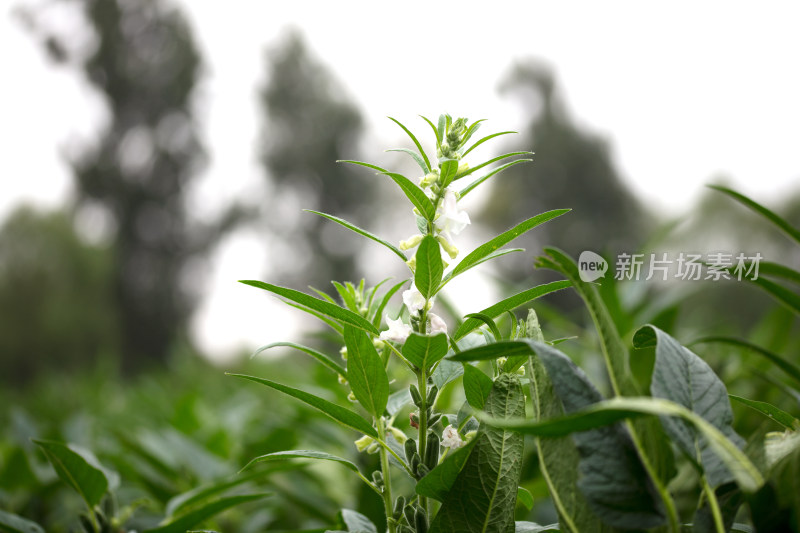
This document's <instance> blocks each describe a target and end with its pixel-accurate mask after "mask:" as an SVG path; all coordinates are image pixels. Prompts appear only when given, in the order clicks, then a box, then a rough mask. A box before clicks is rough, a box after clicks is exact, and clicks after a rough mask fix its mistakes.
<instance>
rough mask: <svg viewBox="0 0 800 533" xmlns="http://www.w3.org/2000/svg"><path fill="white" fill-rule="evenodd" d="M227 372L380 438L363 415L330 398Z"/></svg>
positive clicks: (262, 379)
mask: <svg viewBox="0 0 800 533" xmlns="http://www.w3.org/2000/svg"><path fill="white" fill-rule="evenodd" d="M226 374H227V375H228V376H233V377H237V378H242V379H248V380H250V381H255V382H256V383H260V384H262V385H266V386H267V387H270V388H272V389H275V390H276V391H279V392H282V393H284V394H287V395H289V396H291V397H293V398H297V399H298V400H300V401H301V402H303V403H306V404H308V405H310V406H311V407H313V408H314V409H317V410H319V411H322V412H323V413H324V414H326V415H328V416H329V417H331V418H332V419H334V420H336V421H337V422H339V423H340V424H342V425H344V426H347V427H349V428H352V429H355V430H356V431H360V432H361V433H363V434H365V435H369V436H370V437H373V438H378V432H377V431H375V428H373V427H372V425H371V424H370V423H369V422H367V421H366V420H365V419H364V418H363V417H361V416H360V415H358V414H356V413H354V412H353V411H351V410H350V409H345V408H344V407H341V406H339V405H336V404H335V403H332V402H329V401H328V400H324V399H322V398H320V397H319V396H314V395H313V394H310V393H308V392H305V391H302V390H299V389H293V388H292V387H287V386H286V385H281V384H280V383H275V382H274V381H270V380H268V379H264V378H259V377H255V376H247V375H245V374H230V373H226Z"/></svg>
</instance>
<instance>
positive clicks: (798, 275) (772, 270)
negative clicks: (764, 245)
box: [758, 261, 800, 283]
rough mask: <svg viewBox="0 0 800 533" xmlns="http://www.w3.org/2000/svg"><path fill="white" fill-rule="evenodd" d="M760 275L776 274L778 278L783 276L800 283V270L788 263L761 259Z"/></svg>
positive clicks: (759, 265) (759, 264)
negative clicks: (790, 266) (783, 263)
mask: <svg viewBox="0 0 800 533" xmlns="http://www.w3.org/2000/svg"><path fill="white" fill-rule="evenodd" d="M758 275H759V276H775V277H776V278H783V279H786V280H789V281H793V282H794V283H800V272H798V271H797V270H795V269H793V268H789V267H787V266H786V265H781V264H778V263H773V262H771V261H761V262H759V263H758Z"/></svg>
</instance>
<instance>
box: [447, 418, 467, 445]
mask: <svg viewBox="0 0 800 533" xmlns="http://www.w3.org/2000/svg"><path fill="white" fill-rule="evenodd" d="M464 444H466V443H465V442H464V441H463V440H462V439H461V437H459V436H458V431H457V430H456V428H454V427H453V426H452V424H451V425H449V426H447V427H446V428H444V431H443V432H442V446H444V447H445V448H451V449H453V450H457V449H458V448H461V447H462V446H464Z"/></svg>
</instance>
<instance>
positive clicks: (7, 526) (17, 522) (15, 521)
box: [0, 509, 44, 533]
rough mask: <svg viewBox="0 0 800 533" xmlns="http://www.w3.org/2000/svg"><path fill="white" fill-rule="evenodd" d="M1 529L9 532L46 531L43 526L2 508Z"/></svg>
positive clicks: (32, 532) (0, 513)
mask: <svg viewBox="0 0 800 533" xmlns="http://www.w3.org/2000/svg"><path fill="white" fill-rule="evenodd" d="M0 531H8V532H9V533H44V529H43V528H42V526H40V525H39V524H37V523H36V522H32V521H31V520H28V519H27V518H23V517H21V516H19V515H15V514H11V513H7V512H5V511H3V510H2V509H0Z"/></svg>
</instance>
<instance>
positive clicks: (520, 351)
mask: <svg viewBox="0 0 800 533" xmlns="http://www.w3.org/2000/svg"><path fill="white" fill-rule="evenodd" d="M531 352H532V350H531V347H530V345H528V343H527V342H525V341H501V342H494V343H492V344H484V345H483V346H478V347H476V348H470V349H469V350H464V351H463V352H459V353H457V354H453V355H451V356H450V357H448V359H449V360H451V361H458V362H460V363H464V362H466V361H486V360H492V359H497V358H498V357H517V356H521V355H524V356H526V357H527V356H529V355H530V354H531Z"/></svg>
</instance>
